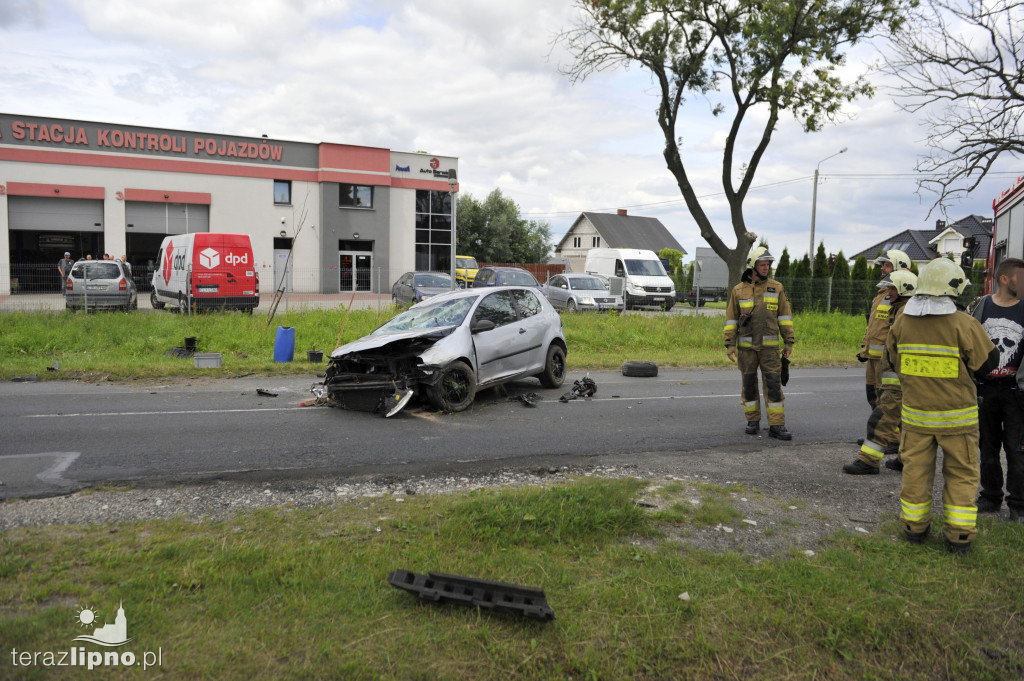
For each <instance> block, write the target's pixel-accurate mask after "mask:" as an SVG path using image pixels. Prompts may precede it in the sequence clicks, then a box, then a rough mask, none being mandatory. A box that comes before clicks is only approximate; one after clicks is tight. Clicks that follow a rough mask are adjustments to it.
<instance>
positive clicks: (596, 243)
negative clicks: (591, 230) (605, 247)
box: [590, 236, 601, 248]
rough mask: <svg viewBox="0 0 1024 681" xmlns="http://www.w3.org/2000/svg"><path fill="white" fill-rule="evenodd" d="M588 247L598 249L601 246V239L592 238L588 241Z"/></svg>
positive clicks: (597, 237)
mask: <svg viewBox="0 0 1024 681" xmlns="http://www.w3.org/2000/svg"><path fill="white" fill-rule="evenodd" d="M590 245H591V246H593V247H594V248H599V247H600V246H601V237H599V236H595V237H594V238H592V239H591V240H590Z"/></svg>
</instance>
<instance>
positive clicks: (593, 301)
mask: <svg viewBox="0 0 1024 681" xmlns="http://www.w3.org/2000/svg"><path fill="white" fill-rule="evenodd" d="M544 289H545V295H547V297H548V300H550V301H551V304H552V305H553V306H554V307H555V308H556V309H560V310H568V311H569V312H574V311H576V310H618V311H620V312H621V311H622V308H623V301H622V296H621V295H619V296H615V295H612V293H611V291H609V290H608V281H607V280H606V279H604V278H599V277H596V276H594V275H593V274H572V273H565V274H556V275H554V276H552V277H551V278H550V279H548V281H547V284H545V285H544Z"/></svg>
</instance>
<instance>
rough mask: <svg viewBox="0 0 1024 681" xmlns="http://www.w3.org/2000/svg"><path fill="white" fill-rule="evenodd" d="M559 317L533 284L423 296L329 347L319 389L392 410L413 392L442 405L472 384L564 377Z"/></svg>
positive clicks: (551, 384)
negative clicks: (387, 318) (366, 332)
mask: <svg viewBox="0 0 1024 681" xmlns="http://www.w3.org/2000/svg"><path fill="white" fill-rule="evenodd" d="M565 354H566V345H565V334H564V333H563V331H562V320H561V318H560V317H559V316H558V313H557V312H556V311H555V309H554V308H552V307H551V303H549V302H548V301H547V300H546V299H545V298H544V296H542V295H540V293H539V292H538V291H537V290H536V289H532V288H523V287H518V286H516V287H508V288H499V289H490V288H469V289H457V290H455V291H452V292H450V293H444V294H442V295H439V296H434V297H433V298H429V299H427V300H425V301H423V302H422V303H419V304H417V305H413V306H412V307H410V308H409V309H408V310H406V311H405V312H402V313H401V314H399V315H397V316H395V317H394V318H392V319H391V320H390V321H389V322H387V323H385V324H384V325H383V326H381V327H379V328H378V329H377V330H375V331H374V332H373V333H371V334H370V335H368V336H364V337H363V338H360V339H359V340H357V341H353V342H351V343H348V344H347V345H343V346H341V347H340V348H338V349H337V350H335V351H334V352H333V353H331V359H330V362H329V363H328V365H327V373H326V376H325V378H324V390H325V391H326V393H327V397H328V401H329V403H330V404H332V405H334V406H340V407H345V408H350V409H362V410H367V411H378V412H382V413H383V414H384V415H385V416H391V415H393V414H395V413H397V412H398V411H399V410H400V409H401V408H402V407H403V406H405V404H406V403H408V401H409V400H410V399H411V397H412V396H413V394H414V393H416V392H421V391H422V392H425V393H426V396H427V397H428V398H429V399H430V402H431V403H432V404H433V405H434V406H435V407H436V408H438V409H440V410H442V411H450V412H457V411H462V410H464V409H467V408H468V407H469V406H470V405H471V404H472V403H473V399H474V398H475V397H476V393H477V391H478V390H481V389H483V388H488V387H491V386H495V385H499V384H501V383H506V382H508V381H514V380H518V379H522V378H527V377H530V376H536V377H537V378H538V379H540V382H541V385H543V386H544V387H546V388H557V387H558V386H560V385H562V382H563V381H564V380H565Z"/></svg>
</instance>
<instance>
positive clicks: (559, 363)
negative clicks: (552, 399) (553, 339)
mask: <svg viewBox="0 0 1024 681" xmlns="http://www.w3.org/2000/svg"><path fill="white" fill-rule="evenodd" d="M538 378H539V379H540V384H541V385H542V386H544V387H545V388H557V387H558V386H560V385H562V383H563V382H565V350H563V349H562V348H560V347H559V346H558V345H556V344H555V343H552V344H551V347H549V348H548V356H547V360H546V361H545V362H544V371H543V372H542V373H541V374H539V375H538Z"/></svg>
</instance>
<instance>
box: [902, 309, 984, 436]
mask: <svg viewBox="0 0 1024 681" xmlns="http://www.w3.org/2000/svg"><path fill="white" fill-rule="evenodd" d="M885 347H886V352H887V353H888V357H889V358H890V360H891V362H892V364H893V365H894V366H895V367H896V370H897V372H898V373H899V378H900V383H901V385H902V387H903V413H902V420H903V430H905V431H908V432H917V433H928V434H933V435H959V434H962V433H970V432H973V431H977V430H978V393H977V388H976V387H975V385H974V381H973V380H972V375H973V374H980V375H984V373H987V372H988V371H989V370H990V368H991V367H992V366H995V363H997V362H998V360H999V351H998V350H996V348H995V346H994V345H993V344H992V341H991V340H990V339H989V337H988V334H987V333H985V329H984V328H982V326H981V324H980V323H979V322H978V320H977V319H974V318H973V317H971V316H970V315H967V314H965V313H963V312H953V313H952V314H938V315H936V314H926V315H923V316H916V315H911V314H907V311H904V312H903V313H902V314H900V315H899V317H898V318H897V319H896V321H895V323H894V324H893V325H892V330H891V332H890V333H889V337H888V338H887V339H886V342H885Z"/></svg>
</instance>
